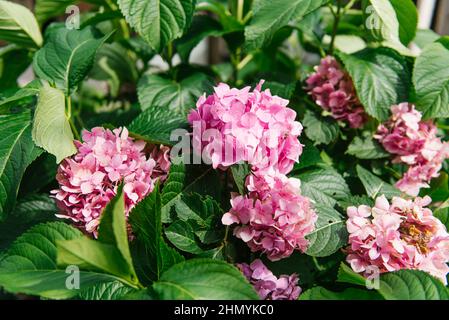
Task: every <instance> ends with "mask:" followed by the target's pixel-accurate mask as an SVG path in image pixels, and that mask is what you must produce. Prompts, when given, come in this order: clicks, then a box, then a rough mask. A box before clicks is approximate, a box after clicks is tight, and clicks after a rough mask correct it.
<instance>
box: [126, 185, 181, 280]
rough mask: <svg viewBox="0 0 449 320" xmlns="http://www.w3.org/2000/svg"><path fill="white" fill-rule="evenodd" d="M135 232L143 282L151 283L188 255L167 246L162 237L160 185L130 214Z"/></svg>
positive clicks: (135, 242)
mask: <svg viewBox="0 0 449 320" xmlns="http://www.w3.org/2000/svg"><path fill="white" fill-rule="evenodd" d="M129 223H130V224H131V227H132V230H133V233H134V234H135V236H136V240H135V241H134V242H133V245H134V249H135V250H134V258H135V260H136V261H137V264H138V267H136V268H137V272H138V274H139V276H140V278H141V281H146V282H148V283H150V282H151V281H155V280H157V279H159V277H160V276H161V274H162V273H163V272H164V271H165V270H167V269H168V268H170V267H171V266H172V265H173V264H176V263H178V262H180V261H182V260H184V258H183V257H182V256H181V255H180V254H179V253H177V252H176V250H174V249H173V248H171V247H169V246H167V244H166V243H165V241H164V239H163V238H162V221H161V198H160V194H159V188H158V187H156V188H155V189H154V190H153V192H152V193H151V194H150V195H148V196H147V197H146V198H145V199H143V200H142V201H140V202H139V203H138V204H137V205H136V207H135V208H134V209H133V210H132V211H131V213H130V215H129Z"/></svg>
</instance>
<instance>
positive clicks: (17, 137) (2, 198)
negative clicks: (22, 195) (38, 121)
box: [0, 111, 42, 221]
mask: <svg viewBox="0 0 449 320" xmlns="http://www.w3.org/2000/svg"><path fill="white" fill-rule="evenodd" d="M0 129H1V131H2V137H1V138H0V221H2V220H4V219H5V218H6V217H7V216H8V215H9V214H10V213H11V211H12V210H13V207H14V204H15V202H16V197H17V193H18V191H19V186H20V181H21V179H22V176H23V174H24V172H25V169H26V168H27V167H28V166H29V165H30V164H31V162H33V161H34V159H36V158H37V157H38V156H39V154H40V153H41V152H42V150H41V149H38V148H37V147H36V146H35V145H34V143H33V140H32V139H31V115H30V112H29V111H25V112H22V113H17V114H8V115H0Z"/></svg>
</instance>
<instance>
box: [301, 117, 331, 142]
mask: <svg viewBox="0 0 449 320" xmlns="http://www.w3.org/2000/svg"><path fill="white" fill-rule="evenodd" d="M302 124H303V125H304V128H305V133H306V135H307V137H308V138H309V139H310V140H312V141H313V142H315V145H317V144H321V143H324V144H329V143H330V142H332V141H334V140H335V139H336V138H337V137H338V135H339V133H340V128H339V127H338V124H337V122H336V121H334V120H330V119H328V118H321V117H318V116H317V115H316V114H315V113H313V112H311V111H308V110H307V111H306V114H305V115H304V119H303V121H302Z"/></svg>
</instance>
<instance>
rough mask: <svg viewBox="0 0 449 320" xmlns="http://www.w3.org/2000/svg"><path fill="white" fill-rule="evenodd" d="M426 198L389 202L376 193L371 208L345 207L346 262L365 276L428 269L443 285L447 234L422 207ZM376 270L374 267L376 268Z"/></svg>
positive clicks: (448, 248)
mask: <svg viewBox="0 0 449 320" xmlns="http://www.w3.org/2000/svg"><path fill="white" fill-rule="evenodd" d="M430 202H431V199H430V197H427V196H426V197H425V198H415V199H414V200H406V199H402V198H399V197H394V198H393V199H392V201H391V204H390V203H389V202H388V200H387V199H386V198H385V196H380V197H378V198H377V199H376V203H375V206H374V207H372V208H371V207H369V206H366V205H361V206H359V207H358V208H357V207H349V208H348V209H347V213H348V220H347V222H346V225H347V229H348V232H349V244H350V246H349V247H348V249H347V253H348V256H347V258H346V260H347V262H348V263H349V264H350V265H351V267H352V269H353V270H354V271H355V272H358V273H364V274H365V276H372V275H373V273H374V272H375V271H377V272H379V273H383V272H391V271H396V270H401V269H417V270H422V271H425V272H428V273H430V274H432V275H433V276H435V277H437V278H439V279H441V281H443V282H444V283H445V284H447V281H446V274H447V273H448V272H449V267H448V265H447V263H448V262H449V234H448V233H447V231H446V228H445V226H444V225H443V224H442V223H441V222H440V220H438V219H437V218H435V217H434V216H433V214H432V211H431V210H430V209H428V208H426V206H427V205H428V204H429V203H430ZM376 269H377V270H376Z"/></svg>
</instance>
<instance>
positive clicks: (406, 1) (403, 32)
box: [390, 0, 418, 45]
mask: <svg viewBox="0 0 449 320" xmlns="http://www.w3.org/2000/svg"><path fill="white" fill-rule="evenodd" d="M390 3H391V5H392V6H393V8H394V11H395V12H396V18H397V20H398V22H399V39H400V40H401V42H402V43H403V44H404V45H408V44H409V43H410V42H412V40H413V39H414V38H415V36H416V28H417V26H418V11H417V10H416V6H415V4H414V3H413V1H412V0H390Z"/></svg>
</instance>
